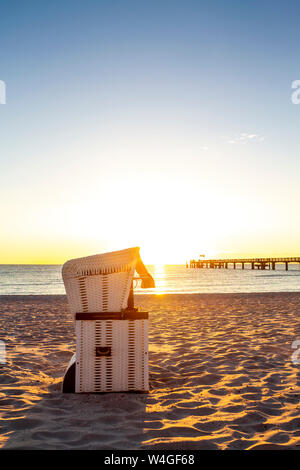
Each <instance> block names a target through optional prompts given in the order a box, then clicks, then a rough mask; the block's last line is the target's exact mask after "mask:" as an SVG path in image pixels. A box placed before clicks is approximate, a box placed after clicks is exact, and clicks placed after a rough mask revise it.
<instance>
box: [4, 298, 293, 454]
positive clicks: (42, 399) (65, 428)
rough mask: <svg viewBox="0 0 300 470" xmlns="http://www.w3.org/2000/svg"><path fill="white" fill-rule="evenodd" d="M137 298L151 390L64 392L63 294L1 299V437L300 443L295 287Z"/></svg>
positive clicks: (70, 345) (128, 444) (13, 445)
mask: <svg viewBox="0 0 300 470" xmlns="http://www.w3.org/2000/svg"><path fill="white" fill-rule="evenodd" d="M136 304H137V305H140V306H142V307H143V309H148V310H149V312H150V334H149V339H150V355H149V361H150V386H151V390H150V392H149V393H148V394H135V393H109V394H99V395H97V394H90V395H79V394H76V395H75V394H65V395H63V394H62V393H61V392H60V386H61V380H62V376H63V374H64V371H65V368H66V366H67V364H68V361H69V359H70V357H71V356H72V354H73V352H74V345H75V338H74V330H73V325H72V321H71V319H70V317H69V315H68V313H67V312H68V308H67V303H66V298H65V297H64V296H46V295H45V296H2V297H0V340H2V341H5V342H6V348H7V362H6V363H5V364H2V365H1V364H0V384H1V385H0V387H1V388H0V447H2V448H4V449H106V450H114V449H119V450H121V449H130V450H133V449H150V450H155V449H165V450H171V449H190V450H191V449H300V400H299V397H300V394H299V391H300V388H299V384H300V380H299V372H300V365H299V364H298V365H297V364H294V363H293V362H292V353H293V349H292V347H291V346H292V342H293V341H294V340H296V339H300V323H299V310H300V294H298V293H280V294H279V293H274V294H190V295H164V296H153V295H141V296H136ZM299 357H300V355H299Z"/></svg>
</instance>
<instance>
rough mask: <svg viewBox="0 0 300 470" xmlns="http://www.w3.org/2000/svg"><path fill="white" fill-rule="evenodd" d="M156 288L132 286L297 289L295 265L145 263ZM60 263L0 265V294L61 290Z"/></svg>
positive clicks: (164, 290)
mask: <svg viewBox="0 0 300 470" xmlns="http://www.w3.org/2000/svg"><path fill="white" fill-rule="evenodd" d="M148 269H149V272H150V273H151V274H152V275H153V277H154V279H155V282H156V288H155V289H141V288H140V287H139V285H137V286H136V287H135V293H136V294H153V293H156V294H172V293H173V294H175V293H176V294H192V293H225V292H228V293H229V292H233V293H234V292H297V291H300V270H299V266H298V265H292V264H290V265H289V271H285V269H284V265H277V266H276V271H269V270H266V271H260V270H251V269H246V267H245V269H244V270H242V269H236V270H234V269H231V268H229V269H190V268H186V267H185V266H184V265H165V266H148ZM64 293H65V289H64V285H63V282H62V277H61V266H60V265H0V295H3V294H5V295H13V294H20V295H24V294H25V295H26V294H28V295H33V294H64Z"/></svg>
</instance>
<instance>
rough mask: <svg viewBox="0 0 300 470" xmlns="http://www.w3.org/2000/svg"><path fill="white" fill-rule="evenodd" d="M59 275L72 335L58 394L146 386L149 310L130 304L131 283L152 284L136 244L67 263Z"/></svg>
mask: <svg viewBox="0 0 300 470" xmlns="http://www.w3.org/2000/svg"><path fill="white" fill-rule="evenodd" d="M135 272H137V273H138V275H139V277H138V278H137V277H135ZM62 276H63V281H64V285H65V289H66V294H67V299H68V304H69V308H70V312H71V314H72V316H73V319H74V322H75V333H76V353H75V354H74V356H73V357H72V359H71V361H70V363H69V366H68V368H67V371H66V374H65V376H64V380H63V388H62V389H63V392H76V393H81V392H121V391H130V390H132V391H147V390H149V383H148V312H139V311H138V309H137V308H135V307H134V298H133V281H134V280H135V279H141V281H142V282H141V287H142V288H148V287H150V288H151V287H155V283H154V280H153V278H152V277H151V275H150V274H149V273H148V271H147V269H146V267H145V266H144V264H143V262H142V260H141V258H140V254H139V248H129V249H126V250H121V251H114V252H111V253H104V254H100V255H94V256H88V257H86V258H78V259H74V260H70V261H67V262H66V263H65V264H64V265H63V268H62Z"/></svg>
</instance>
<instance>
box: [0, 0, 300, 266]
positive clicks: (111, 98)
mask: <svg viewBox="0 0 300 470" xmlns="http://www.w3.org/2000/svg"><path fill="white" fill-rule="evenodd" d="M299 13H300V4H299V2H297V1H287V2H282V1H266V0H260V1H255V0H251V1H243V2H240V1H238V0H236V1H230V0H226V1H225V0H224V1H220V0H219V1H216V0H210V1H200V0H198V1H192V0H185V1H177V0H172V1H169V0H163V1H161V0H160V1H156V0H152V1H143V0H142V1H141V0H140V1H131V0H122V1H121V0H119V1H118V0H107V1H106V0H105V1H104V0H103V1H101V0H97V1H93V0H84V1H83V0H82V1H76V0H72V1H69V0H61V1H57V0H52V1H51V2H50V1H43V2H40V1H38V0H36V1H32V0H27V1H26V2H23V1H14V0H11V1H4V0H0V80H2V81H3V82H5V84H6V104H0V201H1V205H0V210H1V228H0V263H2V264H10V263H12V264H15V263H21V264H22V263H24V264H25V263H33V264H35V263H54V264H60V263H63V262H65V261H66V260H67V259H70V258H76V257H81V256H87V255H91V254H95V253H102V252H106V251H113V250H118V249H122V248H127V247H130V246H140V247H141V256H142V258H143V260H144V261H145V262H146V263H149V264H152V263H156V264H160V263H185V261H186V260H189V259H191V258H198V256H199V254H206V256H207V257H210V256H214V257H222V258H225V257H243V256H249V257H250V256H299V255H300V246H299V233H300V216H299V205H300V192H299V175H300V158H299V151H300V144H299V126H300V105H296V104H293V103H292V100H291V95H292V92H293V90H292V88H291V86H292V82H293V81H295V80H300V63H299V47H298V46H299V34H300V33H299Z"/></svg>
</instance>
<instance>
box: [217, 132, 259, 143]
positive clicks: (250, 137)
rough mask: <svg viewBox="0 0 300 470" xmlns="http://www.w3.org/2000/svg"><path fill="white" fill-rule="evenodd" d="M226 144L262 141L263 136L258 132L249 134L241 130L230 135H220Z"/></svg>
mask: <svg viewBox="0 0 300 470" xmlns="http://www.w3.org/2000/svg"><path fill="white" fill-rule="evenodd" d="M222 139H223V140H225V141H226V142H227V143H228V144H244V145H245V144H248V143H250V142H263V141H264V140H265V138H264V137H263V136H262V135H260V134H250V133H246V132H243V133H241V134H234V135H233V136H231V137H228V136H222Z"/></svg>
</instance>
